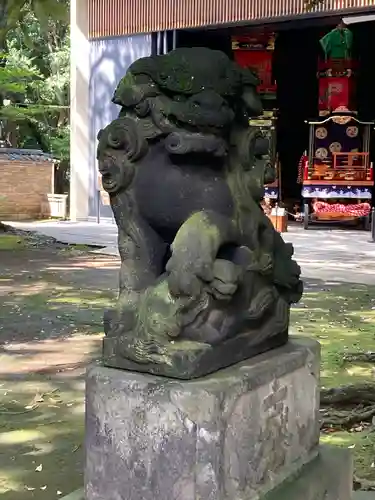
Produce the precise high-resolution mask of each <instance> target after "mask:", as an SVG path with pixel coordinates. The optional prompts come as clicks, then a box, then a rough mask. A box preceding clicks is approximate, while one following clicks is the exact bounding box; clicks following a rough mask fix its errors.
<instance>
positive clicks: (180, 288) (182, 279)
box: [166, 254, 213, 297]
mask: <svg viewBox="0 0 375 500" xmlns="http://www.w3.org/2000/svg"><path fill="white" fill-rule="evenodd" d="M166 270H167V272H168V273H169V276H168V286H169V291H170V293H171V295H173V296H174V297H181V296H185V297H198V296H199V295H200V294H201V292H202V290H203V287H204V285H205V283H209V282H210V281H212V280H213V263H212V261H211V259H209V258H204V257H202V256H199V257H197V258H196V259H194V260H193V259H186V260H184V257H183V256H182V255H178V254H177V255H176V254H172V257H171V258H170V259H169V261H168V263H167V266H166Z"/></svg>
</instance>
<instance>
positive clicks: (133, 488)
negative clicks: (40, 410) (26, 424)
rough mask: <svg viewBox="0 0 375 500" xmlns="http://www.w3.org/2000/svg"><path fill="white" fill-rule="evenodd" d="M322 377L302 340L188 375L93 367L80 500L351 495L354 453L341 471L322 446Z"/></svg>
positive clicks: (311, 347)
mask: <svg viewBox="0 0 375 500" xmlns="http://www.w3.org/2000/svg"><path fill="white" fill-rule="evenodd" d="M318 379H319V346H318V344H317V343H316V342H314V341H310V340H306V339H305V340H302V339H294V340H292V341H290V342H289V343H288V344H287V345H286V346H284V347H282V348H280V349H275V350H273V351H271V352H269V353H267V354H264V355H261V356H258V357H256V358H253V359H250V360H248V361H245V362H242V363H239V364H237V365H235V366H232V367H230V368H227V369H225V370H222V371H219V372H217V373H215V374H213V375H210V376H207V377H204V378H201V379H198V380H194V381H180V380H173V379H168V378H162V377H157V376H151V375H144V374H140V373H133V372H126V371H121V370H115V369H110V368H103V367H98V366H96V367H92V368H91V369H90V370H89V372H88V376H87V396H86V398H87V411H86V417H87V427H86V470H85V488H86V500H155V499H162V500H197V499H199V500H255V499H259V498H267V499H268V498H269V499H270V500H273V499H275V500H276V498H277V499H278V500H281V498H284V496H282V495H287V496H285V498H287V497H288V499H289V498H290V500H297V499H301V500H302V499H303V500H310V499H311V500H323V499H329V500H349V499H350V472H351V471H350V460H348V459H347V458H346V455H345V459H344V465H343V466H342V468H341V469H342V471H341V476H340V472H339V471H338V470H337V469H336V466H335V464H336V462H335V464H334V469H333V470H331V471H330V470H327V469H328V466H327V460H328V461H329V460H330V457H331V456H330V455H329V453H328V452H326V454H327V453H328V455H329V456H328V458H327V457H326V458H324V455H320V454H319V448H318V442H319V422H318V411H319V391H318V382H319V380H318ZM335 456H336V455H335ZM324 460H325V462H324ZM317 471H318V472H317ZM326 474H327V479H328V477H330V479H329V481H327V482H326V483H324V482H323V481H322V477H323V476H325V475H326ZM317 475H318V478H317ZM348 477H349V479H347V478H348ZM304 478H305V479H304ZM340 478H341V479H340ZM342 478H345V481H344V482H343V479H342ZM301 481H302V482H301ZM314 481H315V482H316V483H317V484H316V487H315V486H314V484H313V483H314ZM301 484H302V485H304V486H303V487H302V489H301ZM322 485H323V486H322ZM307 486H308V487H309V488H310V490H311V495H310V496H306V491H307V490H306V488H307ZM327 488H328V489H327ZM310 490H309V491H310ZM275 495H276V496H275ZM314 495H315V496H314ZM329 495H331V496H329Z"/></svg>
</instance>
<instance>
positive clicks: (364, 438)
mask: <svg viewBox="0 0 375 500" xmlns="http://www.w3.org/2000/svg"><path fill="white" fill-rule="evenodd" d="M314 288H315V287H314ZM316 288H318V289H317V290H316V289H314V290H313V291H311V290H310V289H309V288H308V290H307V291H306V292H305V294H304V297H303V299H302V304H299V305H297V306H296V307H294V308H293V310H292V330H293V332H295V333H298V335H306V336H309V337H312V338H315V339H317V340H318V341H319V342H320V344H321V348H322V361H321V385H322V386H323V387H337V386H340V385H345V384H355V383H364V382H369V381H373V380H374V367H373V365H372V364H371V363H346V362H344V361H343V354H345V353H348V352H350V353H353V352H363V351H374V350H375V347H374V346H375V342H374V341H375V321H374V320H375V287H371V286H365V285H350V284H348V285H337V284H334V283H331V284H329V285H328V286H327V283H325V284H324V285H323V284H322V285H319V286H318V287H316ZM357 430H358V429H357ZM359 430H361V427H359ZM322 442H323V443H327V444H332V445H337V446H342V447H344V448H350V449H351V450H352V451H353V455H354V464H355V469H356V474H357V476H358V477H361V478H366V479H370V480H375V454H374V450H375V432H370V431H369V430H368V429H367V430H366V429H365V428H364V429H363V430H362V431H361V432H355V431H354V432H335V433H332V434H323V435H322Z"/></svg>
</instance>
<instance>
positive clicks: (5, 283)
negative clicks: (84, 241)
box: [0, 249, 119, 500]
mask: <svg viewBox="0 0 375 500" xmlns="http://www.w3.org/2000/svg"><path fill="white" fill-rule="evenodd" d="M118 266H119V263H118V260H117V259H116V258H111V257H104V256H97V255H93V254H87V253H85V252H80V251H78V252H77V251H72V250H71V249H68V250H67V251H61V250H59V251H57V250H56V249H53V250H27V249H19V250H17V251H0V497H1V498H2V499H4V500H27V499H33V498H35V499H38V500H39V499H41V500H53V499H57V498H59V497H62V496H64V495H66V494H68V493H70V492H71V491H74V490H75V489H78V488H79V487H81V486H82V481H83V479H82V457H83V450H82V445H83V437H84V373H85V370H86V367H87V365H88V364H89V363H90V362H92V361H93V360H95V359H97V358H98V357H99V354H100V349H101V338H102V315H103V310H104V309H105V307H106V306H107V305H109V304H110V303H111V302H112V301H113V300H114V298H115V296H116V289H117V274H118Z"/></svg>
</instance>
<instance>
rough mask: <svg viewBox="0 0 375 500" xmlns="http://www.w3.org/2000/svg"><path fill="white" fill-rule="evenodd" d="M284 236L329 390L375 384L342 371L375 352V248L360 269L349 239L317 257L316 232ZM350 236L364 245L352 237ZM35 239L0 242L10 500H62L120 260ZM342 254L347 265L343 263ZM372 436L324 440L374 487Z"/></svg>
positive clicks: (76, 478)
mask: <svg viewBox="0 0 375 500" xmlns="http://www.w3.org/2000/svg"><path fill="white" fill-rule="evenodd" d="M104 233H105V231H104ZM107 234H109V229H108V233H107ZM111 234H112V233H111ZM287 236H288V239H293V238H295V239H296V240H297V245H296V246H297V256H298V259H299V260H300V261H302V263H303V269H304V271H305V274H307V275H308V276H310V278H307V279H306V293H305V296H304V298H303V300H302V302H301V303H300V304H299V305H298V306H297V307H295V308H294V309H293V311H292V328H293V331H294V333H296V334H298V335H308V336H311V337H315V338H317V339H318V340H319V341H320V342H321V344H322V385H323V386H324V387H330V386H337V385H341V384H347V383H352V382H358V381H363V380H366V381H368V380H372V379H373V371H372V365H371V364H364V365H361V364H353V363H350V364H345V363H343V356H342V355H343V353H345V352H346V351H356V350H364V351H366V350H372V349H373V347H372V345H373V342H374V334H375V323H374V319H375V318H374V316H375V294H374V291H375V273H374V270H375V264H372V262H373V259H372V255H370V252H372V249H371V246H368V250H367V252H368V253H367V257H366V258H365V257H363V260H362V262H363V261H364V262H365V263H366V265H365V266H363V264H362V266H361V265H360V262H361V259H360V258H359V256H360V254H359V252H357V254H356V256H355V259H354V261H353V259H352V261H350V259H349V258H348V257H345V258H344V253H345V251H346V250H345V248H344V247H345V245H344V242H343V238H342V237H341V235H338V236H337V242H336V243H335V242H334V240H335V238H329V241H328V242H327V243H325V245H324V248H318V247H316V251H314V253H311V241H314V238H315V240H316V239H317V238H318V236H317V235H316V234H313V233H311V235H309V236H308V242H309V243H306V239H305V238H307V236H305V234H297V237H295V235H293V234H289V235H287ZM325 236H326V237H327V233H326V234H325ZM344 237H345V236H344ZM346 237H347V238H349V239H354V240H355V238H356V236H355V235H353V233H349V234H348V233H347V236H346ZM361 237H362V236H361ZM106 238H108V240H109V237H107V236H106ZM111 238H112V236H111ZM298 238H300V240H301V242H299V240H298ZM113 241H115V239H114V240H113ZM87 242H89V240H87ZM332 242H333V243H332ZM31 243H32V244H31V246H32V248H31V249H30V248H29V247H30V240H27V241H26V242H25V240H24V239H23V238H20V237H18V236H17V235H16V236H15V235H0V341H1V347H0V495H2V498H3V500H29V499H30V500H31V499H38V500H39V499H40V500H54V499H56V498H59V497H62V496H63V495H66V494H68V493H70V492H71V491H73V490H75V489H77V488H79V487H81V486H82V483H83V479H82V457H83V450H82V443H83V426H84V392H83V390H84V380H83V375H84V371H85V367H86V366H87V364H88V363H89V362H90V361H91V360H93V359H95V358H97V357H99V356H100V348H101V342H100V339H101V335H102V314H103V309H104V308H105V306H106V305H107V304H109V303H110V302H111V301H112V300H113V299H114V297H115V295H116V289H117V274H118V266H119V261H118V257H117V256H115V255H114V256H106V255H100V254H94V253H91V252H89V250H92V249H90V248H87V247H86V246H78V247H77V246H75V247H72V246H69V245H57V244H55V243H54V242H53V241H52V240H43V243H42V244H40V245H39V240H38V239H36V242H33V241H31ZM109 243H111V244H112V239H111V240H110V241H109ZM106 244H107V243H106ZM314 244H315V243H314ZM308 245H310V247H309V246H308ZM363 247H364V243H363V244H362V246H361V249H363ZM327 249H329V257H330V261H329V259H328V256H327V255H326V254H325V252H327ZM340 251H342V252H343V253H342V257H340V258H337V257H335V255H336V256H337V255H338V253H337V252H340ZM319 252H320V253H319ZM335 252H336V253H335ZM345 255H350V252H347V253H346V254H345ZM335 259H336V263H335ZM305 262H306V264H305ZM327 262H328V264H327ZM339 263H341V268H340V267H339V266H338V264H339ZM329 266H331V268H332V271H329ZM343 266H344V267H343ZM345 266H346V267H345ZM371 266H372V267H371ZM327 269H328V271H327ZM311 276H314V279H313V278H311ZM333 276H335V279H334V280H333V279H332V277H333ZM318 278H319V279H318ZM350 278H351V279H352V281H355V282H356V283H351V282H350ZM358 283H359V284H358ZM363 283H366V284H363ZM374 435H375V433H374V432H372V425H371V422H370V424H365V425H356V426H354V427H353V428H352V429H349V430H348V431H345V432H326V433H324V434H323V440H324V441H329V442H331V443H335V444H338V445H341V446H344V447H350V448H352V449H353V452H354V454H355V462H356V473H357V475H358V476H360V477H364V478H366V479H370V480H375V463H374V462H375V457H374V451H373V450H374V446H375V437H374Z"/></svg>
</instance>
